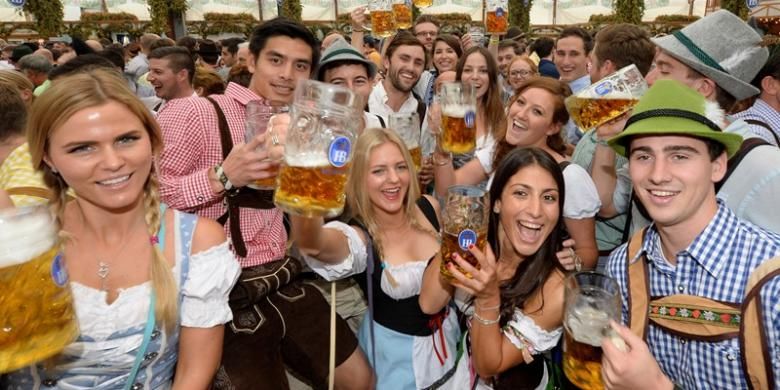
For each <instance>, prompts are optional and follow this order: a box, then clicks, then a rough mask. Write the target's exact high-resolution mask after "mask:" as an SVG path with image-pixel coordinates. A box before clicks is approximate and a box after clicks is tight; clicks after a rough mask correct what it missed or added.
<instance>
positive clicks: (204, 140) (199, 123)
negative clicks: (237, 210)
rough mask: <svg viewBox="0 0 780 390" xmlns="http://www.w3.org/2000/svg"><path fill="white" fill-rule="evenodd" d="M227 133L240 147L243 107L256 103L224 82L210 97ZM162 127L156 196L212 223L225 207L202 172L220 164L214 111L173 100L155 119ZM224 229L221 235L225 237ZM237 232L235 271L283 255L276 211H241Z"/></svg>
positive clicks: (202, 102) (200, 102) (200, 103)
mask: <svg viewBox="0 0 780 390" xmlns="http://www.w3.org/2000/svg"><path fill="white" fill-rule="evenodd" d="M210 97H211V98H212V99H214V100H215V101H216V102H217V103H218V104H219V106H220V107H221V108H222V111H223V112H224V113H225V118H226V119H227V122H228V127H229V128H230V135H231V136H232V138H233V144H237V143H240V142H244V117H245V110H246V104H247V103H248V102H249V101H251V100H262V99H261V98H260V97H259V96H258V95H257V94H255V93H254V92H252V91H251V90H249V89H247V88H244V87H242V86H240V85H238V84H235V83H230V84H228V87H227V89H226V90H225V94H224V95H211V96H210ZM157 121H158V122H159V124H160V127H161V128H162V135H163V145H164V148H163V152H162V155H161V156H160V164H159V169H160V191H161V194H162V200H163V201H164V202H165V203H167V204H168V205H169V206H170V207H173V208H175V209H178V210H183V211H187V212H191V213H197V214H198V215H200V216H203V217H206V218H211V219H217V218H219V217H220V216H222V215H223V214H224V213H225V212H226V211H227V207H226V205H225V202H224V193H221V194H215V193H214V192H213V191H212V190H211V185H210V184H209V179H208V172H209V170H211V169H214V166H216V165H217V164H220V163H222V144H221V143H220V138H219V124H218V122H217V114H216V112H215V110H214V106H213V105H212V104H211V103H210V102H209V101H207V100H206V99H205V98H195V97H192V98H184V99H174V100H171V101H169V102H168V104H166V105H165V108H164V109H163V110H162V111H160V113H159V114H158V115H157ZM228 226H229V224H225V233H226V234H227V235H228V237H230V230H229V228H228ZM241 233H242V235H243V236H244V242H245V244H246V248H247V256H246V257H244V258H240V257H239V258H238V259H239V262H240V263H241V267H243V268H246V267H250V266H253V265H258V264H264V263H269V262H271V261H274V260H279V259H281V258H282V257H283V256H284V252H285V243H286V241H287V233H286V232H285V230H284V224H283V222H282V211H281V210H279V209H271V210H260V209H250V208H241Z"/></svg>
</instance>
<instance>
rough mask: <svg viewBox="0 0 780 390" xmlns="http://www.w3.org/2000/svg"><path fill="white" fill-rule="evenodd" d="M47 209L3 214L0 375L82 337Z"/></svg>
mask: <svg viewBox="0 0 780 390" xmlns="http://www.w3.org/2000/svg"><path fill="white" fill-rule="evenodd" d="M57 251H58V246H57V231H56V229H55V226H54V222H53V221H52V218H51V215H50V214H49V211H48V209H47V208H45V207H30V208H21V209H9V210H3V211H1V212H0V373H3V372H9V371H13V370H16V369H19V368H21V367H24V366H27V365H30V364H32V363H35V362H38V361H41V360H44V359H47V358H49V357H51V356H53V355H55V354H57V353H58V352H60V351H61V350H62V349H63V348H65V346H67V345H68V344H70V343H71V342H73V340H75V339H76V337H77V336H78V333H79V329H78V323H77V320H76V314H75V312H74V309H73V297H72V296H71V292H70V287H69V286H68V275H67V272H66V271H65V264H64V263H63V260H62V257H61V256H59V255H58V254H57Z"/></svg>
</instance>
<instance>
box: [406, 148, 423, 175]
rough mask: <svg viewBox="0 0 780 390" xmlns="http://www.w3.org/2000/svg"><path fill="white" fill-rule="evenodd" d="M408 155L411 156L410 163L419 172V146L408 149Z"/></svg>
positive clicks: (420, 161) (420, 155)
mask: <svg viewBox="0 0 780 390" xmlns="http://www.w3.org/2000/svg"><path fill="white" fill-rule="evenodd" d="M409 154H411V155H412V162H414V167H415V168H416V169H417V172H420V168H422V149H420V146H416V147H414V148H412V149H409Z"/></svg>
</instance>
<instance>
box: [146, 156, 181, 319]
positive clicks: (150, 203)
mask: <svg viewBox="0 0 780 390" xmlns="http://www.w3.org/2000/svg"><path fill="white" fill-rule="evenodd" d="M159 186H160V184H159V181H158V180H157V174H156V173H155V170H154V168H152V171H151V172H150V174H149V179H148V181H147V186H146V187H147V188H146V191H145V194H144V208H145V210H146V215H145V216H144V218H145V219H146V225H147V226H148V227H149V236H150V237H152V236H157V234H158V232H159V230H160V221H161V219H162V218H164V215H160V192H159ZM152 247H153V251H154V258H153V259H152V264H151V274H152V287H153V288H154V291H155V294H157V301H156V305H157V307H156V310H155V315H156V316H157V319H158V321H159V322H161V323H162V324H163V326H164V328H165V330H166V332H168V333H170V332H172V331H173V330H174V328H175V326H176V324H177V316H178V307H177V306H178V299H177V298H178V291H177V286H176V281H175V280H174V278H173V272H172V271H171V267H170V266H169V265H168V262H167V261H166V260H165V256H164V255H163V252H162V250H161V248H160V247H159V246H158V245H156V244H154V243H153V244H152Z"/></svg>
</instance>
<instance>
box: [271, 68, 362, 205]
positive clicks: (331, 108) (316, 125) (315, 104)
mask: <svg viewBox="0 0 780 390" xmlns="http://www.w3.org/2000/svg"><path fill="white" fill-rule="evenodd" d="M290 115H291V118H290V127H289V128H288V130H287V138H286V142H285V147H284V164H283V165H282V168H281V170H280V172H279V180H278V183H279V185H278V187H277V188H276V192H275V194H274V203H275V204H276V205H277V207H279V208H281V209H283V210H285V211H287V212H289V213H294V214H298V215H303V216H308V217H313V216H321V217H334V216H337V215H339V214H341V212H342V211H343V210H344V201H345V199H346V197H345V195H344V189H345V186H346V183H347V175H349V169H350V163H351V161H352V146H353V145H354V143H355V140H356V139H357V130H358V126H359V125H360V124H361V123H362V121H361V120H360V118H361V117H362V115H363V99H361V98H360V97H359V96H358V95H356V94H354V93H353V92H352V91H350V90H349V89H346V88H344V87H340V86H338V85H333V84H325V83H321V82H319V81H314V80H301V81H299V82H298V86H297V87H296V89H295V100H294V101H293V104H292V108H291V110H290Z"/></svg>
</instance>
